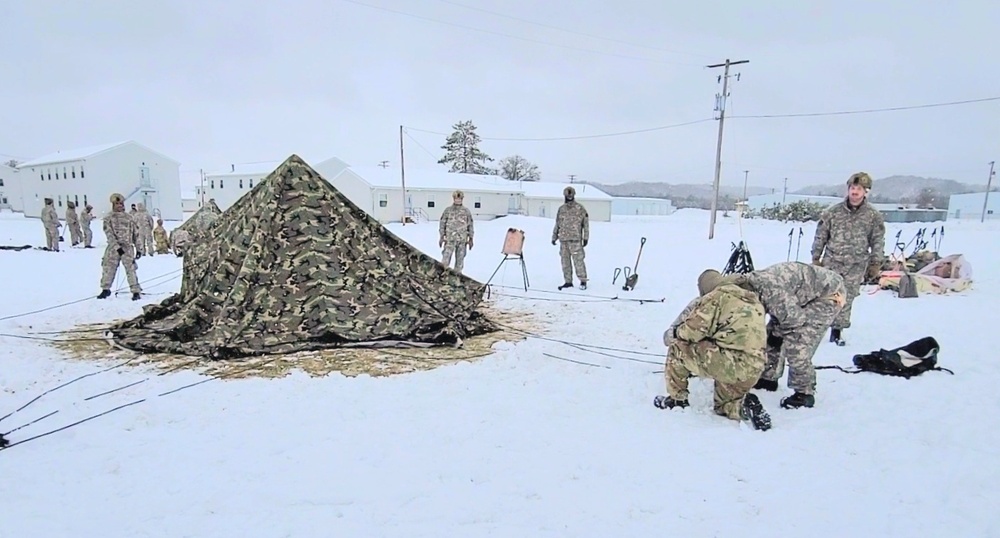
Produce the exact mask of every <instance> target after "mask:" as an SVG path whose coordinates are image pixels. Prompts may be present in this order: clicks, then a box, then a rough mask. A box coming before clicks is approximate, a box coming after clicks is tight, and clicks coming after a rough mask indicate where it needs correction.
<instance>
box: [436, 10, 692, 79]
mask: <svg viewBox="0 0 1000 538" xmlns="http://www.w3.org/2000/svg"><path fill="white" fill-rule="evenodd" d="M438 1H439V2H442V3H445V4H451V5H453V6H458V7H463V8H465V9H471V10H473V11H478V12H480V13H488V14H490V15H494V16H497V17H503V18H505V19H510V20H514V21H520V22H523V23H527V24H532V25H535V26H540V27H542V28H549V29H552V30H558V31H560V32H566V33H567V34H575V35H578V36H583V37H589V38H591V39H600V40H603V41H610V42H612V43H620V44H622V45H628V46H630V47H637V48H640V49H648V50H655V51H659V52H667V53H670V54H681V55H684V56H692V57H695V58H709V56H705V55H703V54H693V53H690V52H684V51H679V50H672V49H665V48H661V47H652V46H649V45H642V44H640V43H633V42H631V41H624V40H622V39H616V38H613V37H605V36H599V35H595V34H588V33H586V32H579V31H576V30H570V29H568V28H562V27H559V26H554V25H552V24H545V23H542V22H536V21H532V20H529V19H524V18H521V17H515V16H513V15H507V14H505V13H499V12H497V11H491V10H488V9H483V8H481V7H475V6H470V5H467V4H463V3H461V2H454V1H452V0H438ZM692 65H693V64H692Z"/></svg>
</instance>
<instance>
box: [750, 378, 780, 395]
mask: <svg viewBox="0 0 1000 538" xmlns="http://www.w3.org/2000/svg"><path fill="white" fill-rule="evenodd" d="M753 388H755V389H762V390H766V391H769V392H774V391H776V390H778V382H777V381H771V380H770V379H764V378H763V377H762V378H760V379H758V380H757V383H756V384H754V386H753Z"/></svg>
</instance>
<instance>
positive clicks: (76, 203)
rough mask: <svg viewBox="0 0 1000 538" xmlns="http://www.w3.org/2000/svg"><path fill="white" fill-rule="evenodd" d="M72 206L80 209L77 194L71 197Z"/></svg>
mask: <svg viewBox="0 0 1000 538" xmlns="http://www.w3.org/2000/svg"><path fill="white" fill-rule="evenodd" d="M73 205H75V206H76V207H80V195H79V194H74V195H73Z"/></svg>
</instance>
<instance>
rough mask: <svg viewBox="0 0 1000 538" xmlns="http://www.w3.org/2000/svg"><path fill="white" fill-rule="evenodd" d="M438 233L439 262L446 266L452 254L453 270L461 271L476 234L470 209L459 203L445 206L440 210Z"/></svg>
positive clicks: (449, 262)
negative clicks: (453, 258) (453, 259)
mask: <svg viewBox="0 0 1000 538" xmlns="http://www.w3.org/2000/svg"><path fill="white" fill-rule="evenodd" d="M438 235H440V240H439V242H440V243H442V245H441V246H442V250H441V263H442V264H444V266H445V267H448V266H449V265H451V257H452V255H454V256H455V270H456V271H458V272H459V273H461V272H462V270H463V269H464V268H465V254H466V253H467V252H468V249H469V248H470V246H471V244H472V243H473V240H474V238H475V235H476V225H475V223H474V221H473V219H472V211H469V208H467V207H465V206H464V205H462V204H461V203H457V204H451V205H450V206H448V207H446V208H445V209H444V211H442V212H441V220H440V222H439V224H438Z"/></svg>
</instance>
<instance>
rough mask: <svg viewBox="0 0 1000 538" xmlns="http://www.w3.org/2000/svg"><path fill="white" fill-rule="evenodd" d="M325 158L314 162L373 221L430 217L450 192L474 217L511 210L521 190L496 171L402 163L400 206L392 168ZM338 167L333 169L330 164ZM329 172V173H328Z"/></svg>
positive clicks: (446, 201) (433, 217)
mask: <svg viewBox="0 0 1000 538" xmlns="http://www.w3.org/2000/svg"><path fill="white" fill-rule="evenodd" d="M342 163H343V161H341V160H340V159H331V160H330V161H324V162H322V163H320V164H318V165H317V166H316V167H315V168H316V171H317V172H319V173H320V175H322V176H323V177H324V178H326V179H327V181H329V182H330V183H331V184H332V185H333V186H334V187H336V188H337V190H339V191H340V192H342V193H343V194H344V195H345V196H347V198H348V199H350V200H351V201H352V202H354V204H355V205H357V206H359V207H361V209H364V210H365V211H366V212H368V214H369V215H371V216H373V217H375V219H377V220H378V221H379V222H383V223H385V222H399V221H400V220H401V219H402V217H403V214H404V213H406V215H407V216H409V217H411V218H412V219H414V220H418V221H420V220H424V221H428V220H430V221H434V220H439V219H440V218H441V213H442V212H443V211H444V210H445V208H446V207H448V206H449V205H451V203H452V202H451V193H452V192H454V191H456V190H461V191H462V192H464V193H465V202H464V203H465V206H466V207H468V208H469V210H470V211H471V212H472V216H473V218H475V219H477V220H489V219H494V218H497V217H499V216H502V215H508V214H516V213H517V212H518V207H519V203H520V201H521V191H520V189H518V185H517V183H515V182H512V181H507V180H505V179H502V178H499V177H497V176H483V175H476V174H458V173H450V172H447V171H445V170H444V169H443V168H442V169H409V168H407V169H406V176H405V179H406V206H407V208H406V209H405V210H404V206H403V188H402V181H403V179H402V178H401V177H400V171H399V169H398V168H381V167H378V166H372V167H363V166H351V167H343V166H342ZM338 169H339V170H340V172H339V173H337V174H336V175H333V174H334V172H335V171H336V170H338ZM331 177H332V179H331Z"/></svg>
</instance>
